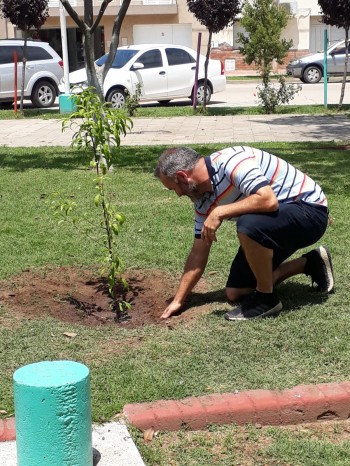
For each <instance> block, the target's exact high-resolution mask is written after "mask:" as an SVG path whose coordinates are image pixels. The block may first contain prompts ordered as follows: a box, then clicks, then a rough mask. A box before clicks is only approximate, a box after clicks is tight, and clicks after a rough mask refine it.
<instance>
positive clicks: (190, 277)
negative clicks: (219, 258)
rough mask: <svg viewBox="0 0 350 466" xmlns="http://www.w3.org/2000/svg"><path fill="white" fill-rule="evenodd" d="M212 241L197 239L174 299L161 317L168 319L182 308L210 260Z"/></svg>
mask: <svg viewBox="0 0 350 466" xmlns="http://www.w3.org/2000/svg"><path fill="white" fill-rule="evenodd" d="M211 244H212V243H211V242H210V241H209V242H204V241H203V240H201V239H195V240H194V242H193V246H192V249H191V251H190V253H189V255H188V257H187V260H186V263H185V267H184V271H183V274H182V277H181V279H180V284H179V287H178V289H177V292H176V294H175V296H174V299H173V300H172V302H171V303H170V304H169V306H168V307H167V308H166V309H165V311H164V312H163V314H162V316H161V318H162V319H167V318H168V317H170V316H171V315H172V314H175V313H176V312H177V311H179V310H180V309H181V307H182V306H183V304H184V301H185V299H186V297H187V296H188V295H189V293H190V292H191V291H192V289H193V288H194V286H195V285H196V284H197V282H198V280H199V279H200V278H201V276H202V275H203V272H204V270H205V267H206V265H207V262H208V257H209V252H210V248H211Z"/></svg>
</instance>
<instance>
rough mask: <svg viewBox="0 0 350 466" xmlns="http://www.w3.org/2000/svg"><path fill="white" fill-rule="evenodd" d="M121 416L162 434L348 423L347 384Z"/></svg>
mask: <svg viewBox="0 0 350 466" xmlns="http://www.w3.org/2000/svg"><path fill="white" fill-rule="evenodd" d="M123 413H124V415H125V417H126V419H127V420H128V422H129V423H130V424H131V425H133V426H135V427H137V428H138V429H141V430H146V429H149V428H153V429H154V430H163V431H174V430H179V429H181V428H182V427H186V428H188V429H191V430H196V429H205V428H206V427H207V426H208V424H230V423H235V424H238V425H243V424H255V423H258V424H261V425H286V424H302V423H303V422H315V421H321V420H330V419H334V420H337V419H338V420H340V419H348V418H349V417H350V382H341V383H329V384H319V385H299V386H297V387H294V388H291V389H287V390H283V391H272V390H247V391H242V392H238V393H224V394H215V395H207V396H200V397H190V398H185V399H183V400H177V401H176V400H167V401H156V402H153V403H136V404H127V405H125V407H124V410H123Z"/></svg>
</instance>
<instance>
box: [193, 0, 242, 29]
mask: <svg viewBox="0 0 350 466" xmlns="http://www.w3.org/2000/svg"><path fill="white" fill-rule="evenodd" d="M240 4H241V2H240V0H187V6H188V10H189V11H190V12H191V13H193V14H194V16H195V17H196V19H197V20H198V21H199V22H200V23H201V24H203V26H205V27H206V28H207V29H208V31H210V32H212V33H217V32H220V31H222V30H223V29H224V28H226V27H227V26H230V25H231V24H233V22H234V20H235V18H236V16H237V15H238V13H240V11H241V6H240Z"/></svg>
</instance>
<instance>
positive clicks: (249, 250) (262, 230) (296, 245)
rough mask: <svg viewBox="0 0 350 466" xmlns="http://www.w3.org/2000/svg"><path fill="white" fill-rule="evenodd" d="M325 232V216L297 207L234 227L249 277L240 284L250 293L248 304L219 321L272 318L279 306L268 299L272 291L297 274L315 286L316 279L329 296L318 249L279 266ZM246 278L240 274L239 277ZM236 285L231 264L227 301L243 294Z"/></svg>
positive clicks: (326, 257) (323, 256)
mask: <svg viewBox="0 0 350 466" xmlns="http://www.w3.org/2000/svg"><path fill="white" fill-rule="evenodd" d="M326 226H327V214H326V211H322V210H320V209H318V208H315V207H311V206H305V205H304V204H303V203H300V202H298V203H292V204H284V205H283V204H282V205H280V209H279V211H278V212H277V213H274V214H271V215H270V214H262V215H261V214H248V215H244V216H242V217H240V218H239V220H238V223H237V230H238V237H239V240H240V243H241V248H242V250H243V251H244V256H245V259H246V262H247V263H248V267H250V268H251V272H252V273H251V275H252V276H253V279H252V276H250V281H249V282H246V283H248V284H249V285H250V284H252V287H253V289H254V288H256V291H255V293H253V295H252V296H251V297H250V298H249V299H246V300H243V302H242V303H241V305H240V306H238V307H237V308H236V309H233V311H231V312H229V313H227V314H226V315H225V318H226V319H228V320H243V319H250V318H255V317H262V316H264V315H269V314H272V313H275V312H278V311H279V310H281V309H282V304H281V303H280V302H279V300H278V299H277V298H276V297H275V296H274V295H273V286H274V285H275V284H277V283H280V282H282V281H283V280H285V279H287V278H289V277H292V276H294V275H297V274H300V273H306V274H307V275H310V276H311V277H312V279H313V281H316V282H317V280H314V277H315V276H316V275H317V279H318V284H319V282H324V283H323V288H324V291H327V292H329V290H330V289H331V288H332V287H333V280H331V279H333V270H332V266H331V258H330V254H329V251H328V250H327V248H325V247H320V248H317V249H315V250H313V251H310V252H309V253H307V254H304V255H303V256H302V257H300V258H298V259H294V260H291V261H286V262H284V261H285V260H286V259H287V258H288V257H290V256H291V255H292V254H293V253H294V252H295V251H297V250H298V249H301V248H303V247H306V246H308V245H311V244H313V243H314V242H316V241H317V240H318V239H319V238H321V236H322V235H323V233H324V231H325V229H326ZM327 262H328V265H327ZM316 265H317V267H316ZM316 269H317V270H318V269H320V272H317V273H316ZM313 275H314V276H313ZM247 276H249V275H247V274H246V273H245V274H244V277H247ZM329 277H331V279H329ZM324 278H326V280H325V279H324ZM241 283H242V280H241V279H240V268H239V267H237V264H236V259H235V261H234V262H233V264H232V266H231V272H230V277H229V280H228V284H227V287H228V288H227V294H228V296H229V297H230V295H231V297H237V296H239V291H240V290H241V289H242V288H243V289H244V290H245V288H244V287H242V288H241V287H240V286H239V285H240V284H241ZM237 284H238V286H237ZM321 288H322V287H321Z"/></svg>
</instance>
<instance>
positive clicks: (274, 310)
mask: <svg viewBox="0 0 350 466" xmlns="http://www.w3.org/2000/svg"><path fill="white" fill-rule="evenodd" d="M282 308H283V306H282V303H281V302H279V303H277V304H276V306H275V307H273V308H272V309H269V310H268V311H266V312H264V313H263V314H261V315H260V316H256V317H244V316H243V315H242V316H241V317H239V316H237V317H231V316H230V315H229V313H228V312H227V313H226V314H225V315H224V317H225V319H226V320H231V321H233V320H252V319H261V318H262V317H267V316H271V315H273V314H277V313H278V312H280V311H282Z"/></svg>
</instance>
